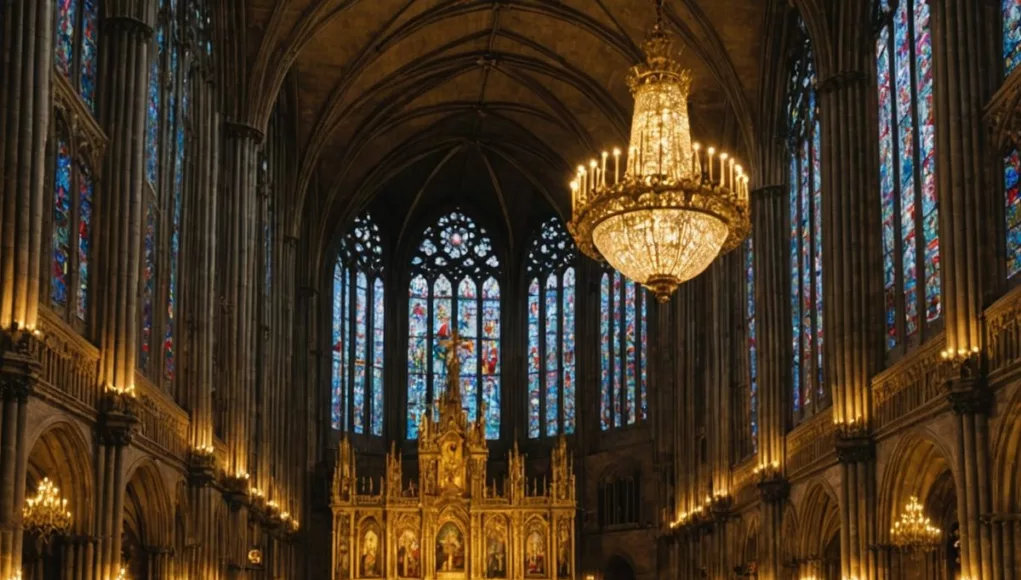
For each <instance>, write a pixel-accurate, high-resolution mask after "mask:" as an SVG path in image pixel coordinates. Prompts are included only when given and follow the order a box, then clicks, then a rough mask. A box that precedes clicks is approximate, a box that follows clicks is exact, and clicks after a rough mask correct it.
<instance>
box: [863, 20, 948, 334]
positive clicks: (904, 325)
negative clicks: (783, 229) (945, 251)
mask: <svg viewBox="0 0 1021 580" xmlns="http://www.w3.org/2000/svg"><path fill="white" fill-rule="evenodd" d="M880 11H881V15H882V19H883V21H882V26H881V28H880V30H879V36H878V38H877V40H876V76H877V81H878V89H879V161H880V164H879V189H880V195H881V198H882V224H883V227H882V231H883V234H882V236H883V287H884V294H885V302H886V347H887V350H893V349H895V348H898V347H901V348H904V347H908V346H912V345H916V344H919V343H920V342H922V341H923V340H925V338H927V337H928V336H931V335H932V334H933V331H934V328H933V325H934V323H935V322H936V321H937V320H938V319H939V318H940V315H941V312H942V303H941V290H940V271H939V264H940V247H939V207H938V199H937V196H936V173H935V164H936V153H935V149H936V128H935V113H934V109H933V67H932V39H931V36H930V29H929V28H930V8H929V3H928V2H927V0H902V1H900V2H897V3H896V4H895V3H893V2H890V0H880Z"/></svg>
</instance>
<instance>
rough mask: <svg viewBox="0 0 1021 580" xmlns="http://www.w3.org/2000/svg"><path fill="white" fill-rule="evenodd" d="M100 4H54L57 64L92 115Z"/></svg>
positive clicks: (64, 0)
mask: <svg viewBox="0 0 1021 580" xmlns="http://www.w3.org/2000/svg"><path fill="white" fill-rule="evenodd" d="M99 1H100V0H55V2H56V19H55V21H56V35H55V39H56V46H54V51H53V58H54V64H56V67H57V70H58V71H59V72H60V73H61V74H62V75H63V76H64V78H66V79H67V80H68V82H69V83H70V84H71V86H72V87H74V88H75V90H76V91H78V94H79V95H80V96H81V98H82V100H83V101H84V102H85V104H86V106H88V108H89V109H90V110H91V111H92V112H93V113H95V110H96V74H97V71H98V65H99V58H98V57H99V44H98V43H99Z"/></svg>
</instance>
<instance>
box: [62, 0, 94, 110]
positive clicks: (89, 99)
mask: <svg viewBox="0 0 1021 580" xmlns="http://www.w3.org/2000/svg"><path fill="white" fill-rule="evenodd" d="M58 1H63V0H58ZM98 43H99V0H82V39H81V78H80V81H81V86H80V87H79V91H80V93H81V96H82V100H84V101H85V104H86V105H88V106H89V109H91V110H92V111H93V112H95V110H96V74H97V71H98V69H99V48H98Z"/></svg>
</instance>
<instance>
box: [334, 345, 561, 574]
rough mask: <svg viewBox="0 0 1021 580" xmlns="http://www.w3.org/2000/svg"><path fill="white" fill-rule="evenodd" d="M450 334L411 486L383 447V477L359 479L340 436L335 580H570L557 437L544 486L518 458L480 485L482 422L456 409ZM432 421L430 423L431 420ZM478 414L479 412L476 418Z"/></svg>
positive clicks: (394, 454)
mask: <svg viewBox="0 0 1021 580" xmlns="http://www.w3.org/2000/svg"><path fill="white" fill-rule="evenodd" d="M458 344H459V343H458V340H457V337H456V335H455V336H454V337H453V338H452V339H451V340H450V341H447V344H446V347H447V386H446V392H445V393H444V394H443V395H442V396H441V397H440V400H439V403H438V412H436V411H435V410H434V412H433V413H430V414H428V415H427V416H425V417H423V418H422V421H421V425H422V426H421V429H420V430H419V439H418V465H419V481H414V480H411V481H409V482H408V483H407V485H405V484H404V481H403V475H402V472H401V457H400V454H399V453H398V451H397V450H396V448H392V449H391V451H390V454H389V455H388V456H387V458H386V475H385V476H384V477H383V478H381V479H380V481H378V484H377V482H375V481H374V480H371V479H364V478H363V479H359V478H358V477H357V475H356V469H355V467H356V466H355V453H354V450H353V449H352V447H351V444H350V442H349V441H348V440H347V439H346V438H345V439H343V440H342V441H341V442H340V445H339V446H338V449H337V466H336V469H335V471H334V476H333V489H332V503H331V506H332V508H333V571H334V572H333V574H334V576H333V577H334V580H355V579H361V578H418V579H423V580H433V579H435V580H447V579H449V580H453V579H455V578H456V579H460V578H506V579H508V580H509V579H519V578H522V579H523V578H535V579H542V578H546V579H554V578H574V571H575V568H574V549H575V544H574V541H575V538H574V528H575V526H574V522H575V501H576V500H575V480H574V474H573V471H574V469H573V460H572V459H571V457H570V456H569V453H568V451H567V443H566V441H565V440H564V439H563V438H562V437H561V439H560V440H559V441H558V442H557V444H556V446H555V448H554V450H553V453H552V456H551V460H550V461H551V465H550V468H551V469H550V471H551V478H550V481H549V482H548V483H547V482H545V481H544V482H543V483H542V484H540V483H539V482H538V481H532V482H529V481H527V480H526V478H525V457H524V455H522V454H521V453H520V452H519V451H518V448H517V444H516V443H515V445H514V449H513V450H512V451H511V452H510V454H509V456H508V476H507V478H506V479H505V480H504V482H503V485H502V486H500V487H502V489H500V488H498V486H497V485H496V483H495V482H494V483H492V484H491V485H487V481H486V464H487V461H488V459H489V450H488V448H487V446H486V438H485V425H484V423H483V420H481V419H480V421H479V422H477V423H476V422H470V421H468V416H467V413H466V412H465V410H464V408H463V407H462V400H461V391H460V364H459V363H460V361H459V360H458V357H457V356H456V355H453V354H452V353H455V352H456V351H457V345H458ZM436 415H438V417H436ZM479 416H480V417H484V416H485V413H484V412H482V413H479Z"/></svg>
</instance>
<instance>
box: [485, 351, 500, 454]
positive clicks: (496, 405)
mask: <svg viewBox="0 0 1021 580" xmlns="http://www.w3.org/2000/svg"><path fill="white" fill-rule="evenodd" d="M494 348H495V347H494ZM482 400H483V401H485V403H486V439H490V440H492V439H499V438H500V378H499V377H495V376H483V377H482Z"/></svg>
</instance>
